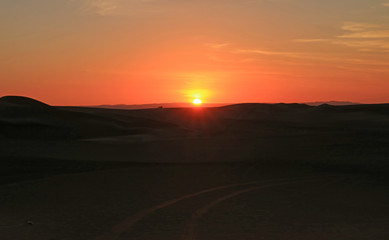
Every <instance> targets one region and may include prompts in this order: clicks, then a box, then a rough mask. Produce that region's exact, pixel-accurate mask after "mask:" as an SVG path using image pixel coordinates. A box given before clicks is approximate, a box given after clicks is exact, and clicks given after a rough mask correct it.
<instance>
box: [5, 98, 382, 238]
mask: <svg viewBox="0 0 389 240" xmlns="http://www.w3.org/2000/svg"><path fill="white" fill-rule="evenodd" d="M388 173H389V105H386V104H378V105H352V106H330V105H321V106H308V105H304V104H238V105H231V106H226V107H218V108H193V109H192V108H186V109H185V108H182V109H148V110H131V111H130V110H118V109H97V108H80V107H52V106H49V105H46V104H44V103H41V102H38V101H35V100H32V99H28V98H23V97H3V98H0V174H1V175H0V239H1V240H3V239H4V240H8V239H10V240H11V239H21V240H24V239H26V240H27V239H28V240H30V239H33V240H35V239H36V240H46V239H47V240H54V239H76V240H77V239H80V240H81V239H82V240H84V239H93V240H110V239H135V240H137V239H139V240H140V239H144V240H154V239H155V240H159V239H163V240H165V239H169V240H170V239H183V240H195V239H199V240H214V239H215V240H218V239H220V240H221V239H223V240H224V239H226V240H229V239H231V240H236V239H242V240H243V239H246V240H254V239H255V240H257V239H288V240H289V239H296V240H297V239H298V240H305V239H315V240H316V239H318V240H321V239H331V240H332V239H341V240H344V239H346V240H347V239H350V240H351V239H352V240H359V239H374V240H375V239H382V240H385V239H389V230H388V229H389V208H388V207H387V206H388V204H387V203H388V202H389V190H388V189H389V180H388V177H387V176H388Z"/></svg>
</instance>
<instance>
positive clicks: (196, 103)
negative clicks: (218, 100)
mask: <svg viewBox="0 0 389 240" xmlns="http://www.w3.org/2000/svg"><path fill="white" fill-rule="evenodd" d="M201 103H203V102H202V101H201V99H200V98H196V99H193V104H195V105H200V104H201Z"/></svg>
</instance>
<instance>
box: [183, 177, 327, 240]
mask: <svg viewBox="0 0 389 240" xmlns="http://www.w3.org/2000/svg"><path fill="white" fill-rule="evenodd" d="M306 181H314V180H302V181H292V182H281V183H275V184H269V185H265V186H256V187H250V188H246V189H243V190H239V191H236V192H233V193H230V194H227V195H224V196H223V197H220V198H218V199H216V200H214V201H212V202H210V203H208V204H207V205H205V206H203V207H202V208H200V209H198V210H197V211H196V213H195V214H194V215H193V216H192V217H191V219H190V221H189V223H188V224H187V228H186V230H185V233H184V235H183V237H182V240H196V228H197V226H198V225H199V220H200V219H201V218H202V217H203V216H204V215H205V214H207V213H208V212H209V210H211V209H212V208H214V207H215V206H217V205H218V204H220V203H222V202H224V201H226V200H228V199H231V198H234V197H237V196H239V195H241V194H244V193H247V192H252V191H255V190H259V189H263V188H269V187H275V186H282V185H288V184H293V183H300V182H306ZM332 181H334V180H331V182H332Z"/></svg>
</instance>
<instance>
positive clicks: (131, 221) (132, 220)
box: [96, 177, 308, 240]
mask: <svg viewBox="0 0 389 240" xmlns="http://www.w3.org/2000/svg"><path fill="white" fill-rule="evenodd" d="M306 178H308V177H306ZM296 179H305V178H280V179H269V180H265V181H261V182H259V181H253V182H246V183H237V184H229V185H223V186H219V187H214V188H209V189H205V190H202V191H199V192H195V193H191V194H187V195H183V196H181V197H179V198H175V199H172V200H169V201H166V202H164V203H162V204H159V205H156V206H154V207H151V208H149V209H146V210H143V211H140V212H138V213H137V214H135V215H133V216H131V217H129V218H127V219H125V220H124V221H122V222H121V223H119V224H117V225H115V226H114V227H112V233H111V234H109V235H105V236H102V237H99V238H97V239H96V240H115V239H118V238H119V237H120V235H121V234H122V233H124V232H126V231H128V230H130V229H131V228H132V226H134V225H135V224H136V223H137V222H139V221H141V220H142V219H144V218H146V217H147V216H149V215H151V214H153V213H154V212H156V211H158V210H160V209H162V208H166V207H169V206H171V205H173V204H176V203H178V202H181V201H183V200H186V199H190V198H193V197H197V196H200V195H203V194H206V193H211V192H215V191H218V190H223V189H228V188H233V187H240V186H248V185H258V184H263V183H271V182H278V181H287V180H296ZM255 188H259V187H255Z"/></svg>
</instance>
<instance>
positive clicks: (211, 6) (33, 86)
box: [0, 0, 389, 105]
mask: <svg viewBox="0 0 389 240" xmlns="http://www.w3.org/2000/svg"><path fill="white" fill-rule="evenodd" d="M388 16H389V2H388V1H381V0H369V1H366V0H336V1H335V0H328V1H312V0H197V1H179V0H128V1H125V0H63V1H52V0H34V1H27V0H20V1H14V0H3V1H2V3H0V34H1V38H0V49H1V51H2V54H1V55H0V95H24V96H29V97H33V98H36V99H38V100H42V101H45V102H47V103H49V104H53V105H94V104H119V103H124V104H141V103H156V102H191V101H192V99H193V98H195V97H199V98H201V99H202V100H203V102H228V103H232V102H307V101H327V100H347V101H355V102H369V103H375V102H389V17H388Z"/></svg>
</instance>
